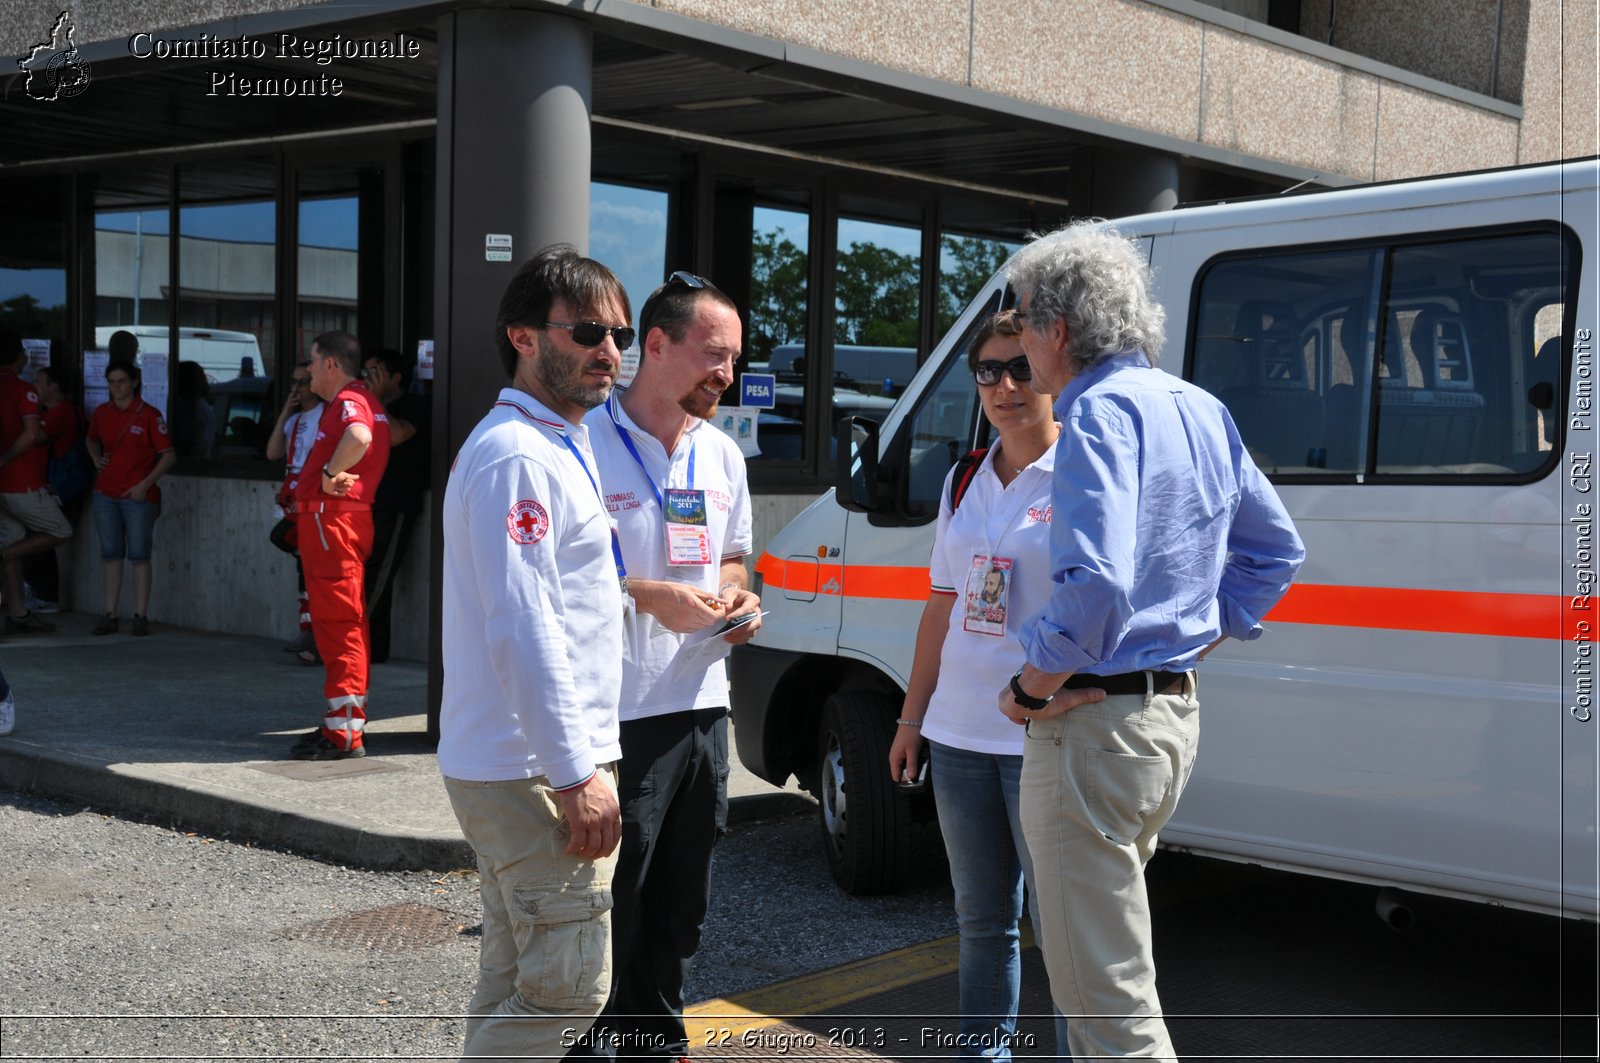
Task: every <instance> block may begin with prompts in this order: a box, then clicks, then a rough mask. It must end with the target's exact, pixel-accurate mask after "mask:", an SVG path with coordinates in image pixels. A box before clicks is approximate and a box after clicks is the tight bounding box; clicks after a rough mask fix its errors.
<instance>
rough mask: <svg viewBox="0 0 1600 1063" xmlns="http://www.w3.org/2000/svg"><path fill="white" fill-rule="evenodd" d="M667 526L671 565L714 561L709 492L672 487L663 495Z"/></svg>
mask: <svg viewBox="0 0 1600 1063" xmlns="http://www.w3.org/2000/svg"><path fill="white" fill-rule="evenodd" d="M662 508H663V516H664V518H665V520H666V525H667V564H669V565H709V564H711V560H712V558H711V529H710V527H708V526H707V523H706V493H705V492H704V491H701V490H699V489H697V488H691V487H669V488H667V490H666V494H665V495H664V496H663V498H662Z"/></svg>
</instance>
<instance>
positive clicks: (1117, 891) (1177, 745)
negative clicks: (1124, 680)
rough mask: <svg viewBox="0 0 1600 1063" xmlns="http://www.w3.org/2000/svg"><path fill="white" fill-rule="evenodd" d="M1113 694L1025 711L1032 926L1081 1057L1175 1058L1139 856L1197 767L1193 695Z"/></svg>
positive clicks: (1147, 852) (1151, 844) (1150, 847)
mask: <svg viewBox="0 0 1600 1063" xmlns="http://www.w3.org/2000/svg"><path fill="white" fill-rule="evenodd" d="M1186 685H1187V689H1188V692H1187V693H1175V694H1119V695H1112V696H1110V697H1107V698H1106V700H1104V701H1102V702H1099V703H1097V704H1093V705H1084V706H1081V707H1079V708H1076V709H1073V710H1072V711H1070V712H1067V713H1066V714H1064V715H1062V716H1058V717H1055V718H1054V719H1050V720H1036V721H1030V722H1029V724H1028V735H1027V740H1026V742H1025V745H1024V749H1023V761H1022V813H1021V818H1022V833H1023V837H1024V838H1025V839H1026V840H1027V845H1028V852H1029V853H1030V854H1031V855H1032V857H1033V869H1034V879H1035V882H1036V884H1037V886H1038V897H1037V903H1036V904H1035V905H1034V908H1033V918H1034V928H1035V929H1036V930H1037V931H1038V933H1039V938H1040V944H1041V947H1042V948H1043V950H1044V960H1045V968H1046V970H1048V971H1049V973H1050V995H1051V996H1052V997H1053V998H1054V1000H1055V1004H1056V1007H1057V1008H1059V1009H1060V1010H1061V1013H1062V1014H1063V1015H1065V1016H1066V1017H1067V1044H1068V1046H1069V1048H1070V1049H1071V1051H1072V1054H1073V1055H1074V1056H1075V1057H1076V1058H1078V1059H1088V1058H1099V1057H1130V1056H1131V1057H1142V1058H1151V1059H1176V1058H1177V1057H1176V1054H1175V1053H1174V1051H1173V1048H1172V1042H1171V1041H1170V1040H1169V1039H1168V1037H1167V1028H1166V1023H1165V1022H1164V1021H1163V1020H1162V1017H1161V1002H1160V1000H1159V998H1158V997H1157V996H1156V969H1155V958H1154V955H1153V953H1152V951H1151V946H1150V903H1149V898H1148V897H1147V895H1146V893H1145V884H1144V865H1145V863H1146V862H1147V861H1148V860H1149V859H1150V856H1151V854H1153V853H1154V852H1155V848H1156V835H1157V833H1158V832H1159V831H1160V830H1161V828H1162V827H1163V826H1165V825H1166V822H1167V820H1168V819H1169V818H1170V817H1171V816H1172V811H1173V809H1174V808H1176V807H1177V804H1178V797H1179V795H1180V794H1181V793H1182V792H1183V787H1184V784H1185V783H1187V782H1188V780H1189V772H1190V770H1191V769H1192V768H1193V766H1194V756H1195V749H1196V743H1197V742H1198V740H1199V736H1200V705H1199V701H1198V700H1197V698H1196V696H1195V689H1194V678H1193V676H1192V674H1191V676H1190V678H1189V681H1188V683H1187V684H1186Z"/></svg>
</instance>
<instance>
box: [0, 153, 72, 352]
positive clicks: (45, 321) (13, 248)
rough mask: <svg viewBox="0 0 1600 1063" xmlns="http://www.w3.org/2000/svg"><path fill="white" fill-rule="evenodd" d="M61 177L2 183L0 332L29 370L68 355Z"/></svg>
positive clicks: (64, 186)
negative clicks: (8, 333) (13, 342)
mask: <svg viewBox="0 0 1600 1063" xmlns="http://www.w3.org/2000/svg"><path fill="white" fill-rule="evenodd" d="M69 187H70V184H69V183H68V182H64V181H62V180H60V179H59V178H23V179H19V180H9V181H6V182H4V183H0V232H4V233H5V241H4V246H3V247H0V328H4V329H11V330H13V331H15V332H16V333H17V334H18V335H19V336H21V337H22V339H23V342H24V344H25V346H26V347H27V348H28V361H29V364H30V366H38V365H47V364H49V362H50V359H51V358H52V357H54V358H55V359H56V360H57V361H58V362H61V363H65V362H66V361H67V355H66V353H65V344H66V339H67V224H66V219H67V213H66V212H67V194H68V192H67V190H68V188H69Z"/></svg>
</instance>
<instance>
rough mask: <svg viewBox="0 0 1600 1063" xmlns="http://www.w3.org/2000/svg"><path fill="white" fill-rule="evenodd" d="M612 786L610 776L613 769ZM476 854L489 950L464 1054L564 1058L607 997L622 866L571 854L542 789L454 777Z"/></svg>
mask: <svg viewBox="0 0 1600 1063" xmlns="http://www.w3.org/2000/svg"><path fill="white" fill-rule="evenodd" d="M605 770H606V773H607V776H608V778H609V779H610V781H611V783H612V785H613V786H614V785H615V784H616V775H615V773H614V771H613V770H611V769H605ZM444 785H445V791H446V792H447V793H448V794H449V795H450V805H451V807H452V808H454V809H455V813H456V819H457V821H458V822H460V824H461V832H462V833H463V834H464V835H466V839H467V842H468V843H469V844H470V845H471V846H472V848H473V851H474V852H476V853H477V854H478V888H479V891H480V892H481V894H482V896H483V944H482V947H481V949H480V952H479V958H478V988H477V991H476V992H474V993H473V995H472V1003H471V1004H470V1005H468V1008H467V1011H468V1014H469V1018H468V1019H467V1034H466V1043H465V1046H464V1048H463V1051H462V1054H463V1056H464V1057H472V1058H476V1059H480V1060H481V1059H485V1058H488V1059H561V1058H563V1057H564V1056H565V1055H566V1054H567V1049H568V1048H570V1047H571V1046H572V1045H573V1044H574V1043H575V1042H576V1041H577V1039H578V1038H579V1037H582V1036H583V1034H584V1033H586V1032H587V1031H588V1029H589V1027H590V1026H591V1025H592V1024H593V1023H594V1017H595V1015H597V1014H598V1013H599V1011H600V1006H601V1005H602V1004H604V1003H605V1000H606V995H607V993H609V992H610V989H611V876H612V873H613V872H614V871H615V869H616V865H617V858H616V854H615V853H613V854H612V855H611V856H608V857H606V858H605V859H603V860H585V859H580V858H578V857H575V856H569V855H567V853H566V852H565V850H566V846H567V842H568V841H569V840H570V838H571V828H570V827H568V825H567V821H566V818H565V817H564V816H563V814H562V812H561V804H560V801H559V799H558V798H557V797H556V795H555V791H553V790H551V789H550V787H549V785H548V782H547V780H546V779H544V778H542V777H540V778H536V779H512V780H505V781H496V782H466V781H463V780H460V779H451V778H448V777H447V778H446V779H445V781H444Z"/></svg>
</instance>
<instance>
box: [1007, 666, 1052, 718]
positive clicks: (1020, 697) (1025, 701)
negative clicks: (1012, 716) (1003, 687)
mask: <svg viewBox="0 0 1600 1063" xmlns="http://www.w3.org/2000/svg"><path fill="white" fill-rule="evenodd" d="M1026 667H1028V666H1027V665H1023V666H1022V668H1026ZM1022 668H1018V669H1017V670H1016V671H1015V672H1012V673H1011V697H1012V698H1013V699H1015V701H1016V703H1017V704H1018V705H1021V706H1022V707H1023V708H1025V709H1027V710H1028V711H1029V712H1038V711H1039V710H1040V709H1042V708H1044V707H1045V706H1046V705H1048V704H1050V703H1051V702H1052V701H1054V700H1055V699H1056V696H1055V695H1054V694H1051V695H1050V696H1049V697H1043V698H1036V697H1034V696H1033V695H1032V694H1030V693H1028V692H1027V691H1026V690H1023V689H1022V684H1021V683H1019V682H1017V680H1018V679H1020V678H1021V677H1022Z"/></svg>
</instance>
